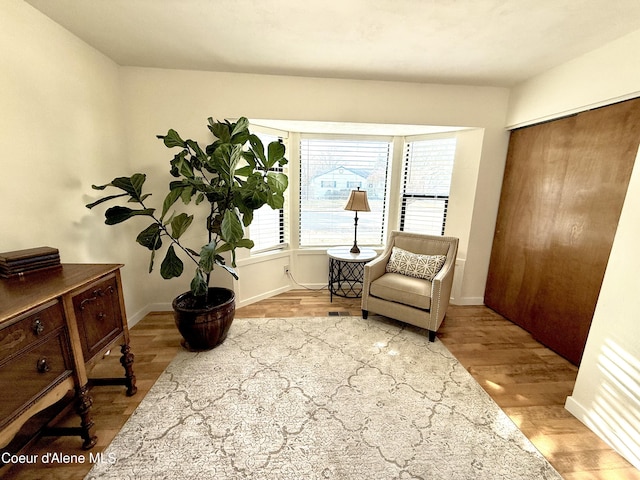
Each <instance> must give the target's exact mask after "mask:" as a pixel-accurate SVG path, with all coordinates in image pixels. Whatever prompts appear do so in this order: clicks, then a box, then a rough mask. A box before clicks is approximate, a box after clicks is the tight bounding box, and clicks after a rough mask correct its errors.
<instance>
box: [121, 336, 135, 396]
mask: <svg viewBox="0 0 640 480" xmlns="http://www.w3.org/2000/svg"><path fill="white" fill-rule="evenodd" d="M120 352H121V353H122V357H120V363H121V364H122V366H123V367H124V371H125V378H126V386H127V396H128V397H131V396H132V395H135V394H136V392H137V391H138V387H136V376H135V375H134V374H133V359H134V358H135V355H134V354H133V353H131V348H129V345H128V344H126V343H125V344H124V345H122V348H121V349H120Z"/></svg>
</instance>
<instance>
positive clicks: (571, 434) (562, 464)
mask: <svg viewBox="0 0 640 480" xmlns="http://www.w3.org/2000/svg"><path fill="white" fill-rule="evenodd" d="M329 312H338V313H341V314H343V315H360V300H359V299H343V298H340V297H338V298H336V297H334V301H333V302H329V294H328V292H327V291H326V290H324V291H308V290H293V291H291V292H287V293H284V294H281V295H278V296H276V297H273V298H270V299H267V300H263V301H260V302H258V303H255V304H253V305H250V306H247V307H243V308H239V309H238V310H237V311H236V318H248V317H306V316H325V315H327V314H328V313H329ZM232 328H233V327H232ZM438 338H439V339H440V340H441V341H442V342H443V343H444V345H446V346H447V348H448V349H449V350H450V351H451V352H452V353H453V354H454V355H455V356H456V357H457V358H458V360H459V361H460V362H461V363H462V364H463V365H464V366H465V368H467V370H468V371H469V372H470V373H471V374H472V375H473V376H474V378H475V379H476V380H477V381H478V383H480V385H482V387H483V388H484V389H485V390H486V391H487V392H488V393H489V395H490V396H491V397H492V398H493V399H494V400H495V401H496V403H497V404H498V405H500V407H501V408H502V409H503V410H504V411H505V412H506V413H507V414H508V415H509V416H510V417H511V419H512V420H513V421H514V422H515V423H516V424H517V425H518V427H519V428H520V429H521V430H522V431H523V432H524V433H525V435H526V436H527V437H528V438H529V439H530V440H531V441H532V442H533V443H534V445H535V446H536V447H537V448H538V449H539V450H540V451H541V452H542V454H543V455H544V456H545V457H546V458H547V459H548V460H549V461H550V462H551V464H552V465H553V466H554V467H555V468H556V469H557V470H558V471H559V472H560V473H561V474H562V475H563V477H564V478H565V479H568V480H576V479H589V480H592V479H593V480H597V479H603V480H604V479H607V480H608V479H632V480H635V479H638V480H640V472H639V471H638V470H636V469H635V468H633V467H632V466H631V465H630V464H629V463H628V462H627V461H626V460H624V458H622V457H621V456H620V455H618V454H617V453H615V452H614V451H613V450H612V449H610V448H609V447H608V446H607V445H606V444H605V443H604V442H603V441H602V440H600V439H599V438H598V437H597V436H596V435H595V434H594V433H592V432H591V431H590V430H589V429H587V427H585V426H584V425H583V424H582V423H580V422H579V421H578V420H577V419H575V418H574V417H573V416H572V415H571V414H570V413H569V412H567V411H566V410H565V409H564V402H565V399H566V397H567V396H569V395H571V392H572V390H573V384H574V382H575V377H576V374H577V368H576V367H575V366H573V365H571V364H570V363H569V362H567V361H566V360H564V359H563V358H561V357H559V356H558V355H556V354H555V353H553V352H552V351H550V350H549V349H547V348H545V347H544V346H542V345H541V344H539V343H538V342H536V341H535V340H534V339H533V338H532V337H531V336H530V335H529V334H528V333H527V332H525V331H524V330H522V329H521V328H520V327H518V326H516V325H514V324H512V323H511V322H509V321H507V320H505V319H504V318H503V317H501V316H500V315H498V314H496V313H495V312H493V311H491V310H490V309H488V308H486V307H474V306H470V307H458V306H450V307H449V310H448V311H447V318H446V319H445V322H444V323H443V325H442V327H441V328H440V331H439V332H438ZM131 348H132V351H133V352H134V354H135V355H136V359H135V364H134V369H135V373H136V377H137V385H138V393H137V394H136V395H135V396H134V397H131V398H129V397H126V396H125V395H124V388H123V387H117V386H106V387H95V388H93V389H92V391H91V395H92V396H93V399H94V404H93V410H92V412H93V419H94V421H95V423H96V433H97V435H98V444H97V445H96V447H94V449H93V450H92V453H93V454H94V455H95V454H96V453H98V452H101V451H103V450H104V449H105V448H106V446H107V445H108V444H109V442H110V441H111V440H112V439H113V437H114V436H115V435H116V434H117V433H118V431H119V430H120V428H121V427H122V425H123V424H124V422H125V421H126V420H127V418H129V416H130V415H131V413H132V412H133V411H134V410H135V408H136V407H137V406H138V404H139V403H140V401H141V400H142V398H144V395H145V394H146V393H147V392H148V391H149V389H150V388H151V387H152V385H153V384H154V382H155V381H156V379H157V378H158V377H159V376H160V374H161V373H162V371H163V370H164V369H165V368H166V366H167V365H168V364H169V363H170V362H171V360H172V359H173V357H174V356H175V354H176V352H177V351H178V350H179V349H180V348H181V347H180V336H179V334H178V332H177V330H176V328H175V326H174V324H173V318H172V315H171V313H167V312H164V313H151V314H149V315H147V316H146V317H145V318H144V319H143V320H142V321H140V323H138V324H137V325H136V326H135V327H133V328H132V329H131ZM121 371H122V367H121V366H120V364H119V354H116V353H115V352H114V354H113V355H110V356H109V357H106V358H105V359H104V360H103V361H102V362H101V363H100V364H99V365H97V366H96V367H95V368H94V370H93V372H92V374H93V375H94V376H99V375H103V376H119V375H121ZM60 424H64V425H70V426H76V425H77V418H76V416H75V415H74V414H72V413H69V414H67V415H66V416H64V418H62V420H60ZM48 452H57V453H61V454H68V455H83V454H84V455H85V458H87V462H88V453H87V452H84V451H83V450H81V449H80V440H79V438H77V437H59V438H54V437H48V438H47V437H45V438H40V439H39V440H38V441H37V442H36V443H35V444H34V445H33V446H31V447H30V448H29V450H28V451H27V453H28V454H32V455H38V456H39V458H42V455H43V454H45V453H48ZM90 467H91V465H90V464H89V463H84V464H79V463H73V462H72V463H68V464H59V463H57V464H42V462H40V463H38V464H36V465H21V466H13V467H11V468H8V467H7V466H5V467H2V468H0V476H2V478H11V479H20V480H33V479H45V478H46V479H51V480H56V479H60V480H62V479H64V480H75V479H82V478H84V476H85V475H86V474H87V472H88V471H89V469H90Z"/></svg>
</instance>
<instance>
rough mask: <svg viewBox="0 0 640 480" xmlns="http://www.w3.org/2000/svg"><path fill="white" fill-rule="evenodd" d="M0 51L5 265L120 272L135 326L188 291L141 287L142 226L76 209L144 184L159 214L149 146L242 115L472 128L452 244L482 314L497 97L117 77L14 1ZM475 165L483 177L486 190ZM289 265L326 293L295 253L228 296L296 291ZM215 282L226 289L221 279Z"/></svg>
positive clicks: (488, 92) (491, 92) (499, 152)
mask: <svg viewBox="0 0 640 480" xmlns="http://www.w3.org/2000/svg"><path fill="white" fill-rule="evenodd" d="M0 38H1V39H2V43H3V45H14V46H15V48H14V49H3V50H2V52H1V53H0V55H1V56H2V57H1V59H2V63H1V64H0V65H1V66H0V69H2V75H0V85H1V86H2V92H3V95H2V97H1V98H2V102H3V105H2V111H3V115H2V117H1V119H0V121H1V122H2V130H1V131H0V138H2V143H3V145H4V146H5V148H4V151H3V153H4V156H3V160H2V162H3V166H4V167H5V175H3V176H2V179H1V180H0V182H2V183H1V187H2V188H1V189H0V196H1V197H0V198H2V200H4V201H5V204H6V206H7V207H6V209H5V213H4V214H3V219H4V220H5V221H4V222H3V223H4V224H6V225H12V228H10V229H8V230H6V231H5V232H4V233H3V236H2V240H1V244H0V251H7V250H13V249H21V248H28V247H32V246H37V245H50V246H54V247H57V248H59V249H60V251H61V256H62V260H63V261H65V262H118V263H124V264H125V268H124V269H123V281H124V287H125V301H126V304H127V309H128V314H129V318H130V320H131V321H132V322H135V321H137V320H139V319H140V318H141V317H142V316H143V315H144V314H145V313H146V312H148V311H149V310H153V309H158V308H168V307H169V304H170V300H169V299H171V298H172V297H173V296H174V295H175V294H177V293H179V292H182V291H184V290H186V289H187V288H188V278H186V277H185V278H182V279H176V280H172V281H169V282H167V281H164V280H162V279H161V278H160V277H159V275H157V274H156V273H154V274H152V275H150V276H149V275H148V274H147V273H146V271H147V262H148V252H147V251H146V250H145V249H143V248H142V247H140V246H138V245H137V244H136V243H135V241H134V238H135V235H136V234H137V232H138V231H139V230H141V229H142V228H144V227H145V226H146V225H145V224H144V222H142V223H137V224H134V223H132V224H129V223H125V224H122V225H118V226H116V227H107V226H105V225H104V224H103V218H102V212H103V211H104V209H105V208H106V205H105V206H101V207H98V209H96V211H89V210H87V209H85V208H84V204H85V203H88V202H90V201H92V200H93V199H95V198H97V196H98V195H96V193H97V192H94V191H92V189H91V184H92V183H106V182H108V181H110V180H111V179H112V178H113V177H114V176H116V175H127V174H131V173H134V172H136V171H144V172H148V173H149V176H150V178H149V180H148V184H149V186H150V191H153V192H155V196H154V197H152V198H153V200H155V202H156V206H158V205H157V203H158V202H161V201H162V197H163V196H164V193H165V191H166V181H167V180H168V179H169V177H168V174H167V165H168V160H169V158H170V156H171V152H169V151H168V150H167V149H166V148H165V147H164V146H163V145H162V143H161V142H160V141H159V140H157V139H156V138H155V135H157V134H161V133H165V132H166V131H167V129H168V128H176V129H178V130H179V131H181V132H182V133H184V135H185V136H191V137H193V138H194V139H197V140H203V141H207V139H208V131H207V129H206V127H205V122H206V118H207V117H208V116H214V117H216V118H220V119H221V118H233V117H237V116H240V115H245V116H248V117H254V118H271V119H287V120H318V121H341V122H361V123H367V122H372V123H400V124H412V123H413V124H424V125H429V124H437V125H450V126H470V127H477V128H479V129H480V130H477V131H476V134H473V135H472V134H470V137H469V138H470V141H468V142H467V145H470V147H469V148H467V149H466V150H465V151H466V152H467V154H466V158H465V159H461V161H460V165H464V168H462V169H459V170H460V171H461V174H460V175H459V176H457V180H456V185H458V187H459V188H460V191H461V192H464V195H460V196H458V200H457V212H458V213H457V217H456V216H454V217H453V218H452V227H451V228H450V230H451V231H449V232H447V233H448V234H451V235H457V236H459V237H460V238H461V239H462V242H461V249H460V251H461V259H462V261H463V262H465V263H466V265H465V268H464V270H461V271H460V274H461V275H460V277H459V279H458V292H459V293H460V295H459V297H460V300H461V301H463V302H464V301H466V302H467V303H474V302H477V301H478V299H480V301H481V298H482V292H483V290H484V280H485V277H486V265H487V263H488V255H489V252H490V248H491V235H490V234H489V233H488V232H490V231H491V230H492V225H493V223H494V221H495V213H496V210H497V200H498V190H497V189H495V188H494V187H495V186H496V185H499V182H500V178H501V175H502V168H503V163H504V153H505V150H506V144H507V138H508V136H507V133H506V132H505V130H504V128H503V124H504V118H505V114H506V105H507V98H508V91H507V90H506V89H500V88H485V87H460V86H448V85H421V84H406V83H393V82H367V81H349V80H327V79H313V78H297V77H296V78H294V77H278V76H259V75H241V74H224V73H208V72H188V71H175V70H160V69H140V68H123V67H119V66H117V65H116V64H114V63H113V62H112V61H111V60H109V59H108V58H107V57H105V56H104V55H102V54H101V53H99V52H97V51H96V50H94V49H93V48H91V47H89V46H88V45H87V44H85V43H84V42H82V41H80V40H79V39H77V38H76V37H75V36H73V35H71V34H69V33H68V32H67V31H66V30H64V29H63V28H61V27H60V26H59V25H57V24H55V23H54V22H52V21H51V20H50V19H48V18H47V17H45V16H44V15H42V14H41V13H40V12H38V11H36V10H35V9H33V8H32V7H31V6H30V5H28V4H25V3H24V2H22V1H20V0H8V1H6V2H3V3H1V4H0ZM477 132H482V133H481V134H478V133H477ZM478 135H480V136H478ZM463 143H464V142H463ZM463 160H464V161H463ZM480 163H483V164H484V165H487V167H488V168H487V173H485V174H482V175H483V176H484V178H482V179H480V178H479V175H481V174H480ZM154 187H155V188H154ZM455 210H456V208H454V211H455ZM471 212H473V213H471ZM456 218H457V219H456ZM453 225H455V227H453ZM307 253H308V252H307ZM463 255H464V256H466V255H468V256H469V258H465V257H464V256H463ZM285 262H286V263H288V264H290V265H291V267H292V269H294V272H296V268H297V272H296V273H297V274H298V277H299V278H300V279H301V281H303V282H305V283H311V284H314V283H318V284H321V283H323V282H324V281H325V280H326V256H325V255H324V254H322V252H320V255H315V256H314V255H300V254H299V252H290V253H287V254H285V255H284V256H275V257H271V258H270V259H269V261H268V262H262V261H260V259H247V258H246V255H245V258H244V259H242V261H241V267H240V273H241V275H244V276H246V277H247V280H246V281H245V282H244V283H237V284H236V285H235V288H236V290H237V292H238V295H239V300H240V302H241V304H242V302H245V303H246V302H251V301H255V300H258V299H260V298H264V297H265V296H269V295H272V294H274V293H278V292H280V291H284V290H286V289H289V288H291V287H292V286H293V285H292V283H291V282H290V281H289V280H288V279H287V277H286V276H284V275H283V273H282V265H283V264H284V263H285ZM462 274H464V281H463V278H462ZM256 279H260V280H259V281H257V280H256ZM215 281H216V283H217V284H222V285H226V286H232V282H231V278H230V277H228V276H227V275H226V274H220V275H219V276H218V277H217V278H216V280H215ZM463 285H464V286H463ZM465 299H466V300H465Z"/></svg>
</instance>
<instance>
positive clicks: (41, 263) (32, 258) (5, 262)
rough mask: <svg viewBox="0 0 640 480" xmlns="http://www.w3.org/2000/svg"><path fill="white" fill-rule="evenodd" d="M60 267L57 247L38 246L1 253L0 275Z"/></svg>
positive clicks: (4, 276) (12, 274) (5, 276)
mask: <svg viewBox="0 0 640 480" xmlns="http://www.w3.org/2000/svg"><path fill="white" fill-rule="evenodd" d="M58 267H60V253H59V252H58V249H57V248H51V247H37V248H29V249H27V250H17V251H15V252H4V253H0V277H2V278H12V277H17V276H20V275H24V274H26V273H31V272H35V271H39V270H44V269H50V268H58Z"/></svg>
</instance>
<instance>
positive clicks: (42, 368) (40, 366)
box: [36, 357, 51, 373]
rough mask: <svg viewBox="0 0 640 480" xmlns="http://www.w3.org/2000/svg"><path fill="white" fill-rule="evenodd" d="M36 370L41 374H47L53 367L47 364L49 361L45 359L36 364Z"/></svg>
mask: <svg viewBox="0 0 640 480" xmlns="http://www.w3.org/2000/svg"><path fill="white" fill-rule="evenodd" d="M36 369H37V370H38V372H39V373H47V372H48V371H49V370H51V367H50V366H49V364H48V363H47V359H46V358H45V357H43V358H41V359H40V360H38V361H37V362H36Z"/></svg>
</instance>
